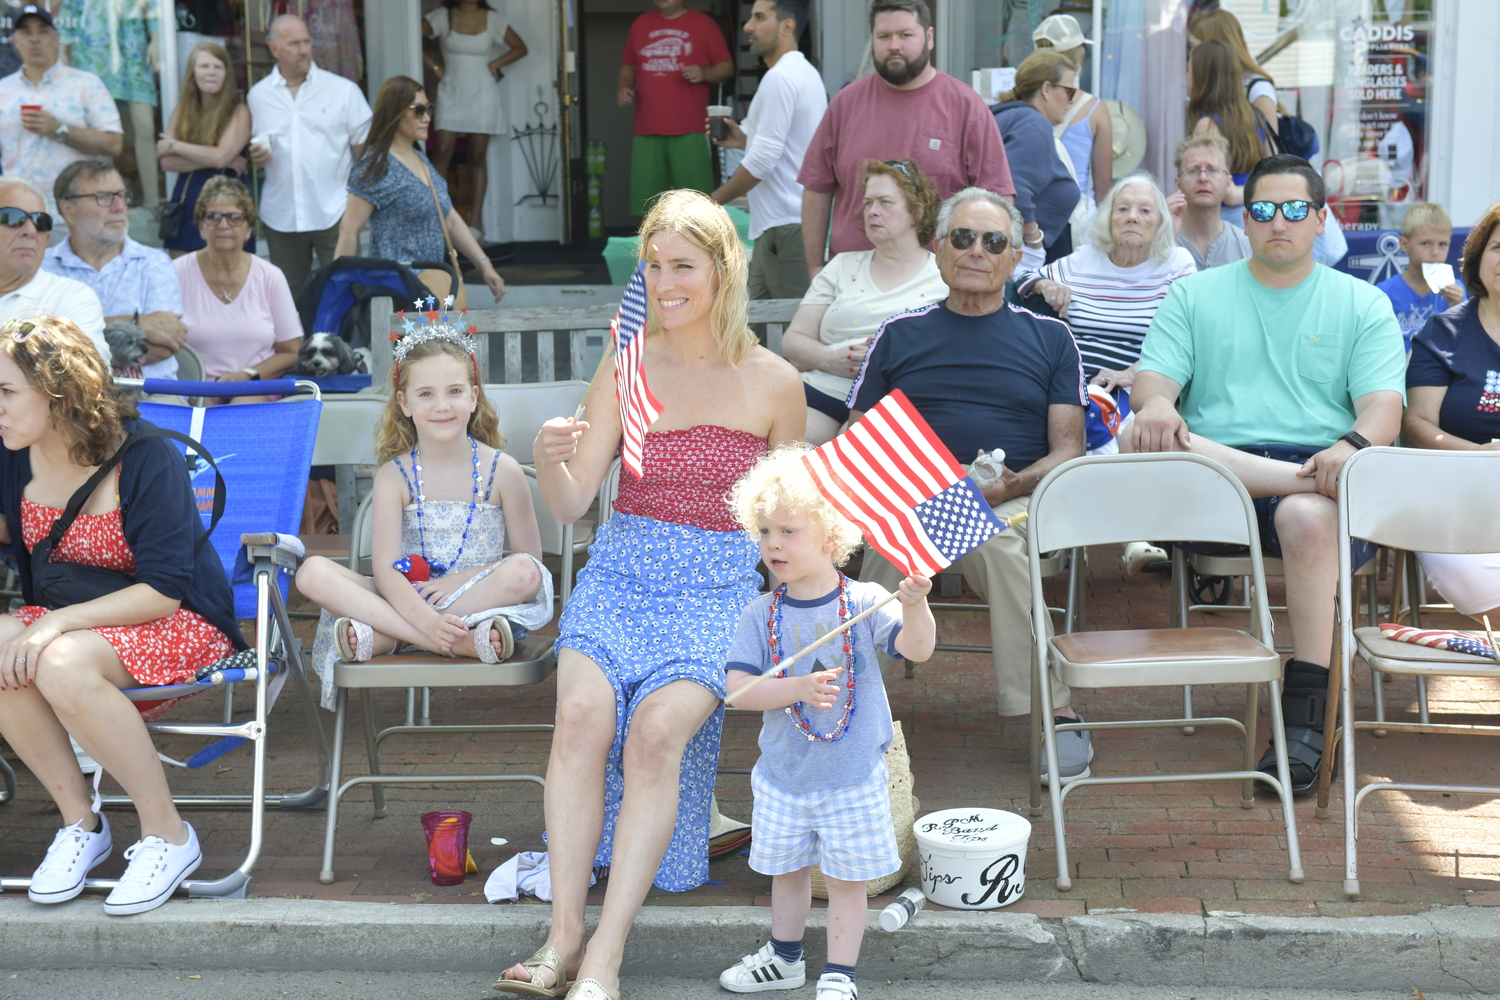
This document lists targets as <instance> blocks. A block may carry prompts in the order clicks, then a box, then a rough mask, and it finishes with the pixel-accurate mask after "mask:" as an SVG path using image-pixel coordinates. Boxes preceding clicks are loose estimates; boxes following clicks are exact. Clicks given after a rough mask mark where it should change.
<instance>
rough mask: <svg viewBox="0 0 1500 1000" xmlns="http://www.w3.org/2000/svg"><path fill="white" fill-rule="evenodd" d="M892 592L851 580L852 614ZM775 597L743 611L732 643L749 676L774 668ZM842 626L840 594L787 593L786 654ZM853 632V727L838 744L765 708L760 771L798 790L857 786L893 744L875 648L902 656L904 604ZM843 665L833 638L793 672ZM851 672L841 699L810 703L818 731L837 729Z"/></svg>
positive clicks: (731, 665) (732, 656)
mask: <svg viewBox="0 0 1500 1000" xmlns="http://www.w3.org/2000/svg"><path fill="white" fill-rule="evenodd" d="M889 593H890V591H888V590H886V589H885V588H884V587H882V586H880V585H879V584H876V583H861V582H859V581H858V580H850V581H849V617H851V618H852V617H854V616H855V615H858V614H860V613H861V612H863V611H866V610H868V609H869V608H870V607H871V606H873V605H875V604H877V603H879V602H880V601H881V600H882V599H883V598H885V597H886V596H888V595H889ZM771 596H772V595H770V594H764V595H762V596H761V597H759V598H757V599H756V600H754V601H753V602H751V604H750V606H749V607H747V608H746V609H745V611H744V614H742V615H741V616H740V625H739V629H738V630H737V631H736V632H735V635H734V643H733V644H732V645H731V646H730V647H729V662H728V663H727V664H726V667H727V669H729V670H743V671H744V672H746V673H750V674H759V673H763V672H772V673H774V672H775V671H776V668H775V667H773V666H772V664H771V642H770V631H769V629H768V628H767V616H768V615H769V613H770V607H771ZM838 624H839V592H838V589H837V588H835V589H834V590H832V591H830V592H829V593H828V594H826V595H824V596H823V597H820V598H817V599H815V600H811V601H799V600H795V599H793V598H790V597H788V598H785V599H784V600H783V601H782V607H781V656H782V659H786V658H787V657H789V656H791V655H792V654H793V653H796V652H797V651H798V650H800V649H802V648H803V647H805V646H807V645H808V644H809V643H811V642H815V641H816V640H818V639H820V638H822V637H823V636H824V635H826V634H827V633H828V632H830V631H832V630H833V629H835V628H837V627H838ZM851 631H852V632H853V635H854V680H855V686H854V716H853V717H852V718H851V719H850V720H849V728H848V729H847V730H845V732H844V735H843V737H842V738H841V739H839V740H838V741H837V742H834V743H829V742H826V741H823V740H810V739H808V738H807V735H806V734H805V733H803V732H802V730H800V729H798V728H797V724H796V721H795V720H794V719H793V716H792V714H791V712H790V710H787V709H780V708H778V709H775V710H773V711H770V712H766V713H765V719H764V721H763V723H762V724H761V728H760V753H761V757H760V763H759V764H758V765H757V766H758V767H759V768H760V769H761V774H762V775H763V776H764V777H766V778H769V779H770V780H771V781H774V782H775V783H776V784H778V785H780V786H781V787H782V788H786V789H788V790H794V791H798V792H807V791H820V790H823V789H829V788H841V787H843V786H845V785H852V784H855V783H857V782H860V781H863V780H864V779H865V778H867V777H869V775H870V772H871V771H873V770H875V768H876V766H877V765H879V763H880V758H881V756H882V755H883V754H884V753H885V752H886V750H887V749H889V748H890V745H891V740H892V739H893V737H894V733H893V732H892V729H891V707H890V704H889V703H888V702H887V701H886V698H885V684H884V682H883V680H882V678H881V676H880V663H879V661H877V660H876V658H875V650H876V649H884V650H885V651H886V652H888V653H889V654H890V655H891V656H893V657H895V658H897V659H900V654H899V653H897V652H896V636H897V635H899V634H900V633H901V604H900V602H899V601H892V602H891V603H890V604H887V605H886V606H885V607H883V608H881V609H880V610H879V611H877V612H875V613H874V614H873V615H871V616H870V617H868V618H866V619H865V620H864V621H862V622H860V623H859V624H858V625H856V626H854V628H853V629H852V630H851ZM843 665H844V644H843V642H842V641H840V640H838V639H830V640H829V641H828V642H827V644H825V645H823V646H820V647H818V649H817V650H815V651H814V652H813V653H811V654H809V655H808V656H805V657H803V658H802V659H800V660H798V661H797V662H796V663H793V664H792V667H791V672H792V674H793V675H795V676H798V677H801V676H804V675H806V674H809V673H812V672H814V671H817V670H832V669H834V668H835V667H841V666H843ZM847 679H848V676H847V673H842V674H839V676H838V680H836V681H835V682H834V683H836V684H837V685H838V686H839V689H840V690H839V693H838V697H837V698H836V699H835V700H834V703H833V707H832V708H824V709H819V708H814V707H812V706H811V705H804V706H803V709H802V714H803V716H804V717H805V718H806V719H807V721H808V724H809V725H811V726H812V728H813V731H814V732H817V733H821V734H828V733H831V732H833V731H834V730H835V729H836V728H838V724H839V720H840V719H842V718H843V717H844V705H845V704H846V703H847V702H848V700H849V685H848V683H847Z"/></svg>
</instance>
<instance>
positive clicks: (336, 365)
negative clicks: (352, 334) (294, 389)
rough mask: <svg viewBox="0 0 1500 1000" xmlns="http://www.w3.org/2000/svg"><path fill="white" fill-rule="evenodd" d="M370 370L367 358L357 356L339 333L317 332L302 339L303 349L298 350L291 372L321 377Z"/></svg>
mask: <svg viewBox="0 0 1500 1000" xmlns="http://www.w3.org/2000/svg"><path fill="white" fill-rule="evenodd" d="M369 370H370V368H369V365H368V363H367V362H366V360H365V359H364V358H362V357H359V356H357V355H356V354H355V352H354V351H353V350H351V349H350V347H349V345H348V344H347V343H345V342H344V340H343V338H342V337H340V336H339V335H338V334H336V333H315V334H313V335H312V336H310V337H307V338H306V339H304V340H303V341H302V349H301V350H300V351H298V352H297V367H295V368H293V369H292V372H291V373H292V374H293V375H311V376H313V377H314V378H321V377H323V376H325V375H354V374H364V373H366V372H368V371H369Z"/></svg>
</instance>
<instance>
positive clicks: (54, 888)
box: [26, 814, 115, 903]
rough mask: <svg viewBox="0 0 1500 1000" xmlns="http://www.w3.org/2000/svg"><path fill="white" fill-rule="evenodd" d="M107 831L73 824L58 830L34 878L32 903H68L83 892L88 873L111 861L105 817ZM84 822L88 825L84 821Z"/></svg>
mask: <svg viewBox="0 0 1500 1000" xmlns="http://www.w3.org/2000/svg"><path fill="white" fill-rule="evenodd" d="M99 819H100V820H103V822H104V829H103V830H101V831H100V832H98V833H90V832H89V831H88V830H86V829H84V825H83V823H74V824H73V825H72V826H65V827H63V828H62V829H61V830H58V831H57V836H56V837H53V838H52V846H51V847H49V848H47V856H46V857H45V858H43V859H42V863H41V865H40V867H38V868H37V870H36V873H35V874H33V875H32V876H31V888H29V889H27V890H26V894H27V895H28V896H30V897H31V901H32V902H33V903H65V902H67V901H68V900H70V899H72V898H73V897H74V896H77V895H78V894H79V893H80V892H82V891H83V880H84V879H86V878H87V877H88V874H89V871H90V870H91V869H93V868H95V867H96V866H98V864H99V863H100V862H101V861H103V860H104V859H105V858H108V857H109V855H110V853H111V852H112V851H113V850H114V848H115V845H114V841H113V840H112V839H111V838H110V835H109V820H108V819H105V818H104V816H103V815H102V814H100V815H99ZM84 822H88V821H87V820H85V821H84Z"/></svg>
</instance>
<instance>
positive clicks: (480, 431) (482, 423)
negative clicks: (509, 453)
mask: <svg viewBox="0 0 1500 1000" xmlns="http://www.w3.org/2000/svg"><path fill="white" fill-rule="evenodd" d="M436 357H445V358H452V359H453V360H454V361H456V362H458V365H459V367H460V368H462V369H463V370H464V371H466V372H468V373H469V375H470V379H469V381H470V383H471V384H477V383H474V375H475V370H474V355H472V354H470V353H469V352H468V351H466V350H464V349H463V348H462V347H460V346H458V345H457V344H455V343H453V342H451V341H447V340H430V341H428V342H427V343H425V344H418V345H417V346H416V347H413V348H412V349H411V351H410V352H409V353H408V354H407V355H406V359H405V360H404V361H402V362H401V363H400V364H399V365H393V366H391V391H390V395H389V396H387V397H386V401H385V411H384V412H383V413H381V414H380V423H379V424H378V425H377V426H376V428H375V453H376V454H377V455H379V456H380V462H381V464H382V465H383V464H385V463H386V462H389V461H390V460H391V459H393V458H395V457H396V456H397V455H400V454H403V453H405V452H408V451H411V449H412V446H413V445H415V444H416V443H417V425H416V424H414V423H412V419H411V417H408V416H407V415H406V414H405V413H403V412H401V403H400V401H399V400H398V399H397V398H396V393H398V392H405V391H406V386H407V383H409V382H410V381H411V370H412V366H414V365H415V364H416V363H417V362H418V361H422V360H425V359H427V358H436ZM398 373H399V375H400V377H399V379H398V377H397V375H398ZM469 436H470V437H472V438H473V439H474V440H475V441H478V442H479V443H480V444H487V445H489V446H490V447H491V448H495V449H501V448H504V447H505V438H504V437H503V436H502V435H501V434H500V415H499V414H498V413H496V412H495V407H494V405H493V404H492V403H491V402H490V400H489V397H488V396H486V395H485V394H484V386H483V385H480V386H479V405H478V406H476V407H475V408H474V412H473V413H471V414H469Z"/></svg>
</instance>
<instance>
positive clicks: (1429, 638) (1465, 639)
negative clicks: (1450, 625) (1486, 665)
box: [1380, 622, 1495, 660]
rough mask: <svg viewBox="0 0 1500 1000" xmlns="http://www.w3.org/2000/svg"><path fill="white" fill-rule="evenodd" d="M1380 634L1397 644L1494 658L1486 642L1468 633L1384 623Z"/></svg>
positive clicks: (1493, 653) (1492, 651)
mask: <svg viewBox="0 0 1500 1000" xmlns="http://www.w3.org/2000/svg"><path fill="white" fill-rule="evenodd" d="M1380 634H1381V635H1383V636H1385V637H1386V638H1387V639H1394V640H1396V641H1397V642H1411V643H1415V644H1417V645H1418V646H1430V647H1431V648H1433V649H1446V650H1448V651H1449V652H1450V653H1467V654H1469V655H1470V656H1482V657H1484V658H1485V659H1487V660H1493V659H1494V658H1495V651H1494V650H1493V649H1491V648H1490V644H1489V643H1488V642H1486V641H1485V640H1483V639H1481V638H1480V637H1479V636H1477V635H1473V634H1471V633H1468V632H1456V631H1454V630H1452V629H1443V628H1427V629H1422V628H1412V627H1411V626H1410V625H1393V624H1391V623H1390V622H1386V623H1385V624H1383V625H1381V626H1380Z"/></svg>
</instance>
